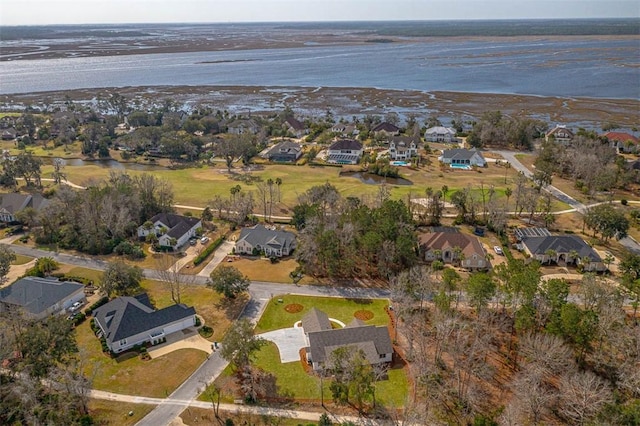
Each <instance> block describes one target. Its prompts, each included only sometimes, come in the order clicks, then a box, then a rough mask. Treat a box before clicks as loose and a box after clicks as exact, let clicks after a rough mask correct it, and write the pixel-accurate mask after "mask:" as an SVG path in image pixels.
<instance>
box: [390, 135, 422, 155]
mask: <svg viewBox="0 0 640 426" xmlns="http://www.w3.org/2000/svg"><path fill="white" fill-rule="evenodd" d="M417 154H418V144H417V143H416V141H415V140H414V139H411V138H402V137H396V138H393V139H391V142H389V157H391V159H392V160H408V159H410V158H411V157H415V156H416V155H417Z"/></svg>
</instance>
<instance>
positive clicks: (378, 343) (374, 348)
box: [302, 308, 393, 371]
mask: <svg viewBox="0 0 640 426" xmlns="http://www.w3.org/2000/svg"><path fill="white" fill-rule="evenodd" d="M302 328H303V330H304V333H305V336H306V338H307V342H308V346H307V347H306V348H305V352H306V358H307V359H306V361H307V362H308V363H309V364H311V366H312V368H313V370H315V371H318V370H323V369H325V368H331V365H330V363H331V355H332V354H333V352H334V351H335V350H336V349H338V348H342V347H347V348H349V349H353V350H358V349H360V350H362V352H363V353H364V355H365V358H366V359H367V361H368V362H369V363H370V364H371V365H377V364H384V363H388V362H391V361H392V360H393V345H392V344H391V337H390V336H389V330H388V329H387V327H378V326H375V325H366V324H365V323H364V322H362V321H360V320H358V319H354V320H353V321H352V322H351V323H350V324H348V325H347V326H346V327H345V328H337V329H333V328H332V327H331V322H330V321H329V317H328V316H327V314H326V313H324V312H322V311H320V310H318V309H316V308H313V309H311V311H309V312H308V313H307V314H306V315H305V316H304V317H303V318H302Z"/></svg>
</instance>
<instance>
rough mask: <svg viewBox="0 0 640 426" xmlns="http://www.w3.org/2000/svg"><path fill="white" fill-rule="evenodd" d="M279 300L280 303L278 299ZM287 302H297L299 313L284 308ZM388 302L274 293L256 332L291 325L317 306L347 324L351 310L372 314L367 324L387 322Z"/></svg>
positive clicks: (352, 311) (383, 300) (351, 313)
mask: <svg viewBox="0 0 640 426" xmlns="http://www.w3.org/2000/svg"><path fill="white" fill-rule="evenodd" d="M279 300H282V302H279ZM289 304H300V305H302V307H303V309H302V311H301V312H298V313H295V314H291V313H289V312H287V311H286V310H285V307H286V306H287V305H289ZM388 305H389V301H388V300H385V299H343V298H338V297H311V296H298V295H283V296H275V297H274V298H273V299H271V301H270V302H269V304H268V305H267V307H266V309H265V311H264V313H263V314H262V317H261V318H260V321H259V322H258V325H257V326H256V333H264V332H265V331H271V330H277V329H279V328H286V327H291V326H293V324H294V323H295V322H296V321H300V320H301V319H302V317H303V316H304V315H305V314H306V313H307V312H309V310H310V309H311V308H314V307H315V308H317V309H320V310H321V311H324V312H326V313H327V315H329V318H335V319H337V320H340V321H342V322H344V323H345V324H348V323H350V322H351V321H353V320H354V318H355V317H354V313H355V312H356V311H359V310H367V311H371V312H372V313H373V318H372V319H371V320H369V321H367V324H375V325H387V323H388V322H389V316H388V314H387V313H386V311H385V310H384V308H385V307H386V306H388Z"/></svg>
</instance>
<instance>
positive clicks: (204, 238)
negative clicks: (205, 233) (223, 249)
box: [200, 237, 209, 244]
mask: <svg viewBox="0 0 640 426" xmlns="http://www.w3.org/2000/svg"><path fill="white" fill-rule="evenodd" d="M207 241H209V237H202V238H200V242H201V243H202V244H206V243H207Z"/></svg>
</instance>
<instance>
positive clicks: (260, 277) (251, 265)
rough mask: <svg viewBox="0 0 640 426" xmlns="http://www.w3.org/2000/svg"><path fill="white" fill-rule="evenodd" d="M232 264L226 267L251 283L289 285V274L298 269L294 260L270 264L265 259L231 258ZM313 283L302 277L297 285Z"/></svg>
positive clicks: (311, 279)
mask: <svg viewBox="0 0 640 426" xmlns="http://www.w3.org/2000/svg"><path fill="white" fill-rule="evenodd" d="M231 259H233V261H232V262H230V263H227V265H230V266H233V267H235V268H237V269H238V270H239V271H240V272H242V273H243V274H244V275H246V276H247V277H249V279H250V280H252V281H269V282H274V283H285V284H291V283H292V282H293V281H292V280H291V277H289V273H290V272H292V271H293V270H294V269H296V268H297V267H298V262H296V260H295V259H285V260H280V261H278V262H276V263H271V262H270V261H269V259H266V258H248V257H241V256H238V257H232V258H231ZM312 282H315V281H314V279H313V278H312V277H309V276H306V275H305V276H303V277H302V280H300V282H299V284H311V283H312Z"/></svg>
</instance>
